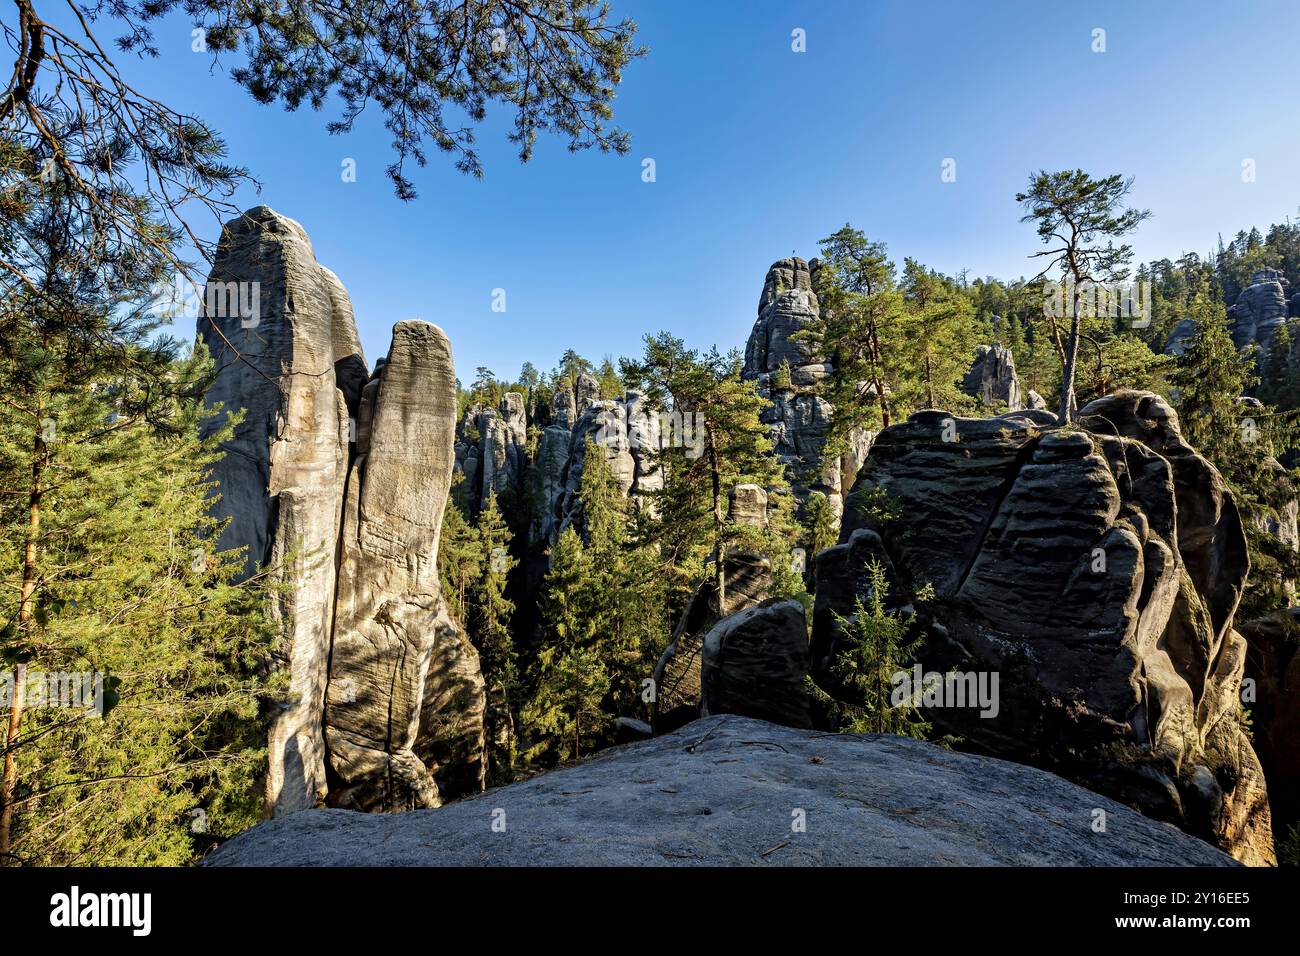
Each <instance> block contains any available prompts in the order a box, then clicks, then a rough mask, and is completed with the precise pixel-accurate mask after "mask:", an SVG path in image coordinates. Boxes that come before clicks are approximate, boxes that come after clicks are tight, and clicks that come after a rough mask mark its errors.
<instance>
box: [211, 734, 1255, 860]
mask: <svg viewBox="0 0 1300 956" xmlns="http://www.w3.org/2000/svg"><path fill="white" fill-rule="evenodd" d="M1097 809H1100V810H1104V811H1105V832H1104V833H1096V832H1094V831H1093V821H1094V819H1095V818H1096V814H1095V811H1096V810H1097ZM502 811H504V815H503V813H502ZM798 811H803V813H802V816H803V817H804V819H806V830H805V832H794V830H793V829H792V824H793V823H795V822H797V820H798V818H799V817H800V814H799V813H798ZM494 820H495V821H497V827H496V830H494V828H493V822H494ZM502 823H504V832H498V831H500V830H501V826H502ZM206 862H207V864H208V865H213V866H274V865H295V866H342V865H365V866H476V865H502V866H516V865H559V866H593V865H594V866H665V865H674V866H675V865H719V866H737V865H738V866H846V865H848V866H861V865H867V866H874V865H890V866H930V865H973V866H988V865H1011V866H1034V865H1049V866H1140V865H1150V866H1232V865H1234V863H1233V861H1232V860H1231V859H1230V858H1229V857H1228V856H1227V855H1225V854H1223V853H1221V852H1219V851H1218V850H1217V849H1215V848H1214V847H1212V846H1210V845H1209V844H1207V843H1203V842H1202V841H1200V840H1197V839H1196V838H1194V837H1190V836H1188V835H1186V834H1185V833H1183V832H1181V831H1180V830H1177V829H1175V828H1174V827H1172V826H1169V825H1167V824H1164V823H1160V822H1157V821H1155V820H1151V819H1148V818H1146V817H1143V816H1141V815H1139V814H1137V813H1135V812H1134V811H1132V810H1130V809H1128V808H1127V807H1124V806H1121V805H1120V804H1117V803H1114V802H1113V801H1111V800H1107V799H1106V798H1105V797H1101V796H1098V795H1097V794H1094V793H1092V792H1090V791H1088V790H1084V789H1083V788H1081V787H1077V786H1075V785H1074V784H1072V783H1069V782H1067V781H1065V780H1063V779H1061V778H1060V777H1056V776H1054V775H1053V774H1050V773H1046V772H1044V771H1041V770H1035V769H1033V768H1032V767H1026V766H1021V765H1019V764H1013V763H1007V762H1005V761H1001V760H994V759H986V758H981V757H974V756H969V755H966V754H959V753H954V752H951V751H947V750H942V749H940V748H938V747H935V746H932V745H930V744H926V743H921V742H919V741H914V740H908V739H905V738H902V737H894V736H889V735H868V736H857V735H848V734H825V733H819V732H816V731H809V730H795V729H792V728H789V727H780V726H777V725H775V724H769V723H765V722H763V721H760V720H750V719H748V718H744V717H735V716H730V715H722V716H717V717H709V718H705V719H703V720H698V721H696V722H694V723H692V724H689V725H687V726H686V727H684V728H682V729H681V730H679V731H677V732H676V733H674V734H670V735H667V736H664V737H658V738H656V739H654V740H648V741H644V742H641V743H636V744H631V745H628V746H625V747H620V748H617V749H614V750H608V751H605V752H603V753H602V754H600V755H598V756H596V757H594V758H592V759H591V760H589V761H586V762H585V763H581V764H578V765H576V766H573V767H569V768H567V769H563V770H556V771H553V772H551V773H547V774H542V775H540V776H537V777H534V778H533V779H531V780H528V781H525V782H523V783H517V784H514V785H512V786H508V787H502V788H500V789H497V790H490V791H488V792H487V793H485V794H483V795H481V796H476V797H473V798H471V799H468V800H463V801H460V802H458V803H452V804H449V805H447V806H445V807H443V808H441V809H438V810H416V811H411V812H408V813H394V814H364V813H355V812H351V811H347V810H306V811H303V812H300V813H294V814H290V815H288V816H285V817H281V818H279V819H277V820H273V821H270V822H267V823H263V824H261V825H259V826H257V827H254V828H253V829H252V830H249V831H248V832H247V833H244V834H242V835H241V836H239V837H236V838H235V839H233V840H231V841H230V842H229V843H227V844H226V845H225V846H223V847H222V848H221V849H219V850H218V851H217V852H216V853H214V854H213V855H212V856H211V857H209V858H208V860H207V861H206Z"/></svg>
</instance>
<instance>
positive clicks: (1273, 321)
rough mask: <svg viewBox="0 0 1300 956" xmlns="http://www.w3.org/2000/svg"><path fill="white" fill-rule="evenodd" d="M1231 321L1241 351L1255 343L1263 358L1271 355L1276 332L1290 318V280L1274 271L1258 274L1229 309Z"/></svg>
mask: <svg viewBox="0 0 1300 956" xmlns="http://www.w3.org/2000/svg"><path fill="white" fill-rule="evenodd" d="M1228 318H1229V319H1231V320H1232V340H1233V342H1234V343H1235V344H1236V346H1237V348H1239V349H1244V348H1245V347H1246V346H1248V345H1252V344H1253V345H1258V346H1259V350H1260V354H1261V355H1265V354H1267V352H1268V346H1269V343H1270V342H1272V340H1273V333H1274V332H1275V331H1276V330H1277V327H1278V326H1279V325H1281V324H1282V323H1284V322H1285V321H1286V318H1287V295H1286V279H1284V278H1283V277H1282V274H1281V273H1280V272H1276V271H1274V270H1272V269H1261V270H1260V271H1259V272H1256V273H1255V275H1254V277H1253V278H1252V280H1251V284H1250V285H1248V286H1247V287H1246V288H1244V289H1242V290H1241V294H1240V295H1238V296H1237V301H1236V303H1235V304H1234V305H1233V306H1232V307H1231V308H1229V309H1228Z"/></svg>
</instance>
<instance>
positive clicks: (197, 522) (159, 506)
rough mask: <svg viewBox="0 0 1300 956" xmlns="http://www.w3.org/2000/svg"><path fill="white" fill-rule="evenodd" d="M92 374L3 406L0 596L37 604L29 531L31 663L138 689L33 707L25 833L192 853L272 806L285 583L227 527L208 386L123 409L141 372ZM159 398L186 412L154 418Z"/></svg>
mask: <svg viewBox="0 0 1300 956" xmlns="http://www.w3.org/2000/svg"><path fill="white" fill-rule="evenodd" d="M206 365H207V363H206V360H205V359H204V358H203V357H202V356H201V355H199V356H195V357H194V358H193V359H190V360H188V361H186V362H184V363H181V364H180V365H178V366H177V370H176V377H177V378H178V379H182V380H183V379H191V380H192V378H193V377H194V376H196V375H199V374H201V373H202V371H205V370H206ZM31 367H32V366H30V365H27V366H26V367H25V368H24V369H22V370H18V374H17V375H15V369H14V368H13V366H11V365H8V364H7V363H6V364H5V365H3V366H0V388H5V389H11V388H12V383H13V382H14V380H15V378H28V375H29V371H30V369H31ZM56 367H59V365H53V366H47V370H49V371H52V370H53V369H54V368H56ZM64 370H66V367H64ZM91 381H92V382H93V383H94V385H95V386H96V387H94V388H64V387H62V386H63V384H64V383H58V384H56V383H54V382H53V381H52V380H50V379H48V378H47V379H45V383H46V387H44V388H41V389H39V390H37V391H34V392H27V393H23V392H21V391H17V390H13V391H8V394H10V395H12V396H23V397H22V398H21V399H20V401H21V402H22V405H23V408H22V410H21V412H11V414H9V415H6V416H3V417H2V418H0V483H3V487H4V488H5V490H6V494H5V495H4V496H3V499H2V500H3V502H4V505H3V512H0V514H2V515H3V521H2V523H0V534H2V537H0V568H2V569H3V571H4V574H5V578H6V580H5V587H4V593H5V594H6V595H7V596H8V597H6V598H5V599H3V604H0V616H2V617H3V619H4V620H6V621H15V620H17V619H19V616H20V615H19V610H20V608H19V595H20V592H21V588H20V582H21V579H22V577H23V573H22V572H23V568H24V561H23V548H24V545H25V542H27V541H29V540H31V541H34V543H35V546H36V549H37V558H36V561H35V566H34V567H35V572H36V578H35V591H34V593H33V596H32V600H33V601H34V602H35V603H36V605H37V608H38V611H37V613H36V614H35V615H33V617H32V618H31V620H30V622H29V624H28V626H27V627H25V628H24V629H23V630H22V632H21V634H20V635H18V639H19V640H21V641H22V643H23V645H24V646H26V647H27V648H28V649H29V654H28V655H26V656H27V660H28V664H27V675H28V677H29V678H33V677H34V676H35V675H37V674H39V673H46V674H49V673H56V672H73V673H77V672H98V673H101V674H106V675H111V677H110V678H109V679H108V680H106V685H112V684H116V694H117V695H118V697H119V701H120V702H119V703H118V705H117V706H116V707H115V708H113V709H112V710H111V711H109V712H108V713H106V714H105V715H104V716H103V717H102V718H98V717H95V716H93V715H88V714H86V713H84V712H83V711H81V710H69V709H67V708H51V707H44V708H40V707H37V708H29V709H27V710H26V711H25V712H24V714H23V721H22V725H21V729H20V733H19V736H18V737H17V738H16V739H15V740H14V741H13V743H12V747H13V756H14V758H15V763H16V766H17V771H18V787H17V789H16V790H15V793H14V799H15V801H16V806H15V811H16V812H15V820H14V824H13V843H12V845H11V852H12V853H13V855H14V857H15V858H17V859H18V860H20V861H22V862H24V863H27V864H36V865H68V864H80V865H99V864H116V865H132V866H139V865H175V864H181V863H186V862H189V861H191V860H192V859H194V857H195V855H196V854H197V853H200V852H202V851H204V850H205V849H207V847H209V846H210V845H211V844H212V843H213V841H215V840H218V839H220V838H223V837H227V836H232V835H234V834H235V833H238V832H240V831H241V830H243V829H245V828H247V827H248V826H250V825H251V824H253V823H254V822H256V821H257V819H258V818H259V817H260V814H261V801H260V798H259V795H258V791H257V788H256V786H255V784H256V779H257V777H258V775H259V774H260V773H261V772H262V771H263V769H264V765H265V749H264V748H265V733H266V725H265V722H264V721H263V720H262V718H261V717H260V715H259V702H260V701H261V700H262V699H263V698H264V697H265V696H266V694H267V692H268V691H269V690H272V689H274V688H273V687H270V686H268V685H267V683H266V681H265V679H264V678H262V677H260V676H259V675H260V674H262V673H264V672H265V671H266V668H267V667H268V665H269V663H270V655H271V651H272V638H273V630H272V629H271V627H270V626H269V624H268V623H267V617H266V614H265V607H266V605H267V602H268V598H269V597H270V595H269V594H268V593H267V591H266V589H265V588H264V586H263V584H262V579H260V578H253V579H250V580H247V581H243V582H239V581H238V580H237V575H238V574H239V572H240V570H241V569H242V567H243V555H242V553H236V552H219V551H216V550H214V547H213V542H214V541H215V540H216V537H217V534H218V532H219V530H220V528H219V526H218V525H217V523H216V522H215V521H214V520H213V519H212V518H211V517H210V516H209V515H208V510H207V509H208V505H209V501H208V497H207V496H208V494H209V493H210V492H211V491H212V490H213V485H212V483H211V481H210V480H209V478H208V472H209V469H210V468H211V466H212V464H213V463H214V462H215V461H216V460H217V458H218V457H219V455H220V449H219V447H218V446H219V443H220V441H222V440H223V439H226V438H228V437H229V432H228V430H226V431H221V432H218V433H216V434H214V435H212V436H211V437H209V438H208V439H205V440H201V439H200V438H199V436H198V425H199V415H200V412H199V405H198V403H197V402H195V401H194V400H174V401H173V402H171V403H169V406H170V407H168V408H154V409H152V410H151V411H150V412H149V413H147V414H146V413H140V414H132V415H125V416H123V415H119V417H117V418H113V417H112V416H113V415H114V414H115V412H116V410H117V409H118V408H120V407H122V406H121V402H120V400H121V399H123V398H125V397H127V396H128V395H132V394H133V393H134V389H133V387H132V385H131V384H130V383H128V382H126V381H123V380H122V379H120V378H117V377H116V376H110V375H107V374H103V375H102V376H101V375H100V374H96V375H95V376H93V378H92V379H91ZM136 397H139V396H138V395H137V396H136ZM154 413H157V414H159V415H160V416H165V417H166V418H167V420H168V422H169V424H170V426H171V427H170V429H169V430H167V431H163V432H160V431H159V430H158V429H156V428H154V427H152V426H151V425H150V423H149V422H148V420H147V419H148V417H149V414H154ZM42 422H47V423H48V422H53V426H52V428H50V429H49V430H48V431H47V435H49V436H50V437H49V438H48V440H47V441H45V442H44V443H43V448H42V450H41V453H40V454H41V455H42V458H43V475H44V477H43V479H42V481H41V485H42V488H43V490H42V493H41V495H40V519H41V520H40V526H39V529H38V531H37V533H36V535H35V537H34V538H32V537H31V536H30V535H29V534H28V533H27V525H28V520H27V519H28V514H27V511H28V508H27V503H28V500H29V499H30V497H31V495H30V490H31V488H32V487H33V486H32V475H33V472H32V450H31V449H32V441H33V434H36V433H39V432H40V431H41V430H42V424H41V423H42ZM24 488H26V489H27V491H28V493H27V494H24V493H23V489H24ZM7 710H8V708H7V707H6V711H7ZM199 821H201V823H202V825H201V826H197V822H199ZM192 828H193V829H196V830H197V831H198V832H191V831H192Z"/></svg>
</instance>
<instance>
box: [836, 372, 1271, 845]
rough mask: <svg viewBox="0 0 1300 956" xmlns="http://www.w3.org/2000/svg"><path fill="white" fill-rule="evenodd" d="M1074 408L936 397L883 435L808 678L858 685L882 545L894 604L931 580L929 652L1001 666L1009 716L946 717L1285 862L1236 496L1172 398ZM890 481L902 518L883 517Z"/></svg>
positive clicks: (931, 712) (989, 742)
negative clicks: (855, 667)
mask: <svg viewBox="0 0 1300 956" xmlns="http://www.w3.org/2000/svg"><path fill="white" fill-rule="evenodd" d="M1080 424H1081V425H1082V426H1083V427H1082V428H1075V429H1063V428H1059V427H1056V423H1055V419H1054V417H1053V416H1051V415H1050V414H1048V413H1046V412H1034V411H1026V412H1016V413H1008V414H1006V415H1002V416H999V417H997V418H993V419H983V420H977V419H960V418H957V419H954V418H953V417H952V416H949V415H948V414H947V413H945V412H938V411H927V412H922V413H919V414H917V415H913V416H912V417H911V418H910V419H909V420H908V421H907V422H904V423H901V424H898V425H895V426H892V427H890V428H888V429H886V430H885V431H884V432H882V433H881V434H880V435H879V436H877V439H876V443H875V445H874V446H873V448H872V450H871V454H870V456H869V457H868V460H867V462H866V464H865V465H864V467H863V469H862V472H861V474H860V476H859V479H858V483H857V485H856V486H855V488H854V490H853V494H852V496H851V497H852V499H855V502H854V503H855V504H857V503H858V502H861V504H862V507H852V508H849V509H848V510H847V511H846V520H845V523H844V528H843V530H842V532H841V538H840V540H841V544H840V545H839V548H840V549H842V550H841V551H840V552H839V553H838V554H836V555H833V556H832V558H831V560H819V561H818V582H817V605H818V607H817V613H816V614H815V617H814V633H813V646H812V668H813V674H814V677H815V679H816V680H817V681H818V682H819V683H821V684H822V685H823V687H824V688H825V689H827V690H828V691H831V692H832V693H833V694H834V693H837V692H841V691H842V688H837V687H836V686H835V682H834V680H833V679H832V677H831V675H830V673H829V664H830V661H831V659H832V655H833V654H834V653H835V643H836V628H835V626H834V621H833V618H832V616H831V614H830V613H829V612H830V611H832V610H833V611H836V612H838V613H840V614H850V613H852V602H853V598H854V597H855V596H856V595H858V594H862V593H864V582H863V581H862V578H861V575H860V571H859V570H858V569H860V567H861V565H860V564H858V560H859V559H861V558H863V557H866V556H868V555H870V554H873V553H875V554H880V555H882V556H883V557H884V558H886V559H887V560H888V565H889V568H890V570H891V571H892V572H893V576H894V581H893V584H894V585H895V587H896V588H897V589H898V591H899V592H900V595H899V596H897V597H895V601H896V602H897V601H907V600H910V599H911V597H912V596H913V595H916V594H918V593H919V592H921V591H922V590H923V589H925V586H927V585H928V586H930V587H932V588H933V592H934V596H933V600H930V601H927V602H925V603H924V604H922V605H921V606H920V620H921V623H922V625H923V626H924V629H925V631H926V633H927V640H926V643H925V651H924V654H923V660H922V662H921V663H922V664H923V665H924V667H925V669H926V670H927V671H931V672H935V673H938V674H941V675H942V674H947V673H948V672H950V671H954V670H955V671H956V672H961V673H963V674H964V673H972V674H978V673H984V674H989V673H990V672H992V673H997V674H998V675H999V677H1000V695H1001V702H1000V707H999V708H998V709H997V715H996V716H990V717H983V716H980V711H979V710H977V709H975V708H973V707H963V706H948V707H941V708H927V709H926V716H927V718H928V719H931V720H932V721H933V722H934V723H935V724H936V726H937V727H940V728H942V729H944V730H946V731H948V732H952V733H956V734H959V735H960V736H961V737H962V738H963V739H964V740H965V742H966V744H965V745H966V746H970V747H974V748H979V749H981V750H984V751H986V752H989V753H994V754H998V755H1001V756H1007V757H1011V758H1013V759H1018V760H1025V761H1027V762H1031V763H1034V764H1037V765H1040V766H1045V767H1048V768H1051V769H1053V770H1056V771H1057V772H1060V773H1062V774H1064V775H1066V776H1068V777H1070V778H1072V779H1075V780H1077V781H1079V782H1082V783H1086V784H1087V785H1088V786H1090V787H1093V788H1094V789H1097V790H1099V791H1102V792H1105V793H1108V794H1110V795H1112V796H1115V797H1116V798H1117V799H1121V800H1123V801H1124V802H1126V803H1130V804H1132V805H1134V806H1138V807H1140V808H1142V809H1143V810H1144V812H1147V813H1148V814H1149V815H1151V816H1154V817H1157V818H1160V819H1165V820H1168V821H1170V822H1173V823H1176V824H1177V825H1179V826H1181V827H1183V828H1184V829H1186V830H1188V831H1189V832H1192V833H1194V834H1196V835H1198V836H1201V837H1202V838H1204V839H1206V840H1209V841H1211V842H1215V843H1217V844H1219V845H1220V846H1222V847H1224V848H1225V849H1228V850H1229V851H1230V852H1232V853H1233V855H1234V856H1236V857H1237V858H1238V859H1241V860H1244V861H1247V862H1251V863H1268V862H1272V860H1273V848H1272V839H1271V836H1270V834H1269V808H1268V801H1267V795H1266V793H1265V788H1264V782H1263V776H1262V773H1261V771H1260V767H1259V762H1258V760H1257V758H1256V756H1255V753H1254V751H1253V750H1252V749H1251V746H1250V742H1249V740H1248V738H1247V737H1246V735H1245V734H1244V732H1243V730H1242V727H1241V724H1240V721H1239V718H1238V711H1239V703H1238V697H1237V694H1238V690H1239V686H1240V681H1241V674H1242V668H1243V666H1244V663H1245V641H1244V640H1243V639H1242V638H1241V635H1240V634H1238V633H1237V632H1236V631H1235V630H1233V615H1234V613H1235V611H1236V607H1237V602H1238V600H1239V598H1240V596H1241V592H1242V588H1243V585H1244V581H1245V575H1246V572H1247V569H1248V566H1249V565H1248V560H1247V557H1246V542H1245V537H1244V533H1243V530H1242V524H1241V519H1240V516H1239V514H1238V512H1237V507H1236V504H1235V502H1234V501H1233V498H1232V496H1231V494H1230V493H1229V492H1228V491H1227V489H1226V487H1225V485H1224V483H1223V481H1222V479H1221V478H1220V477H1219V475H1218V472H1217V471H1215V470H1214V468H1213V466H1211V465H1210V464H1209V463H1208V462H1207V461H1206V460H1205V459H1204V458H1202V457H1201V456H1200V455H1198V454H1197V453H1196V452H1195V451H1194V450H1193V449H1192V448H1190V447H1189V446H1188V445H1187V444H1186V443H1185V442H1184V441H1183V440H1182V438H1181V436H1180V434H1179V430H1178V420H1177V417H1176V415H1175V413H1174V412H1173V410H1172V409H1171V408H1170V407H1169V406H1168V405H1167V404H1166V403H1165V402H1164V400H1163V399H1161V398H1160V397H1159V396H1157V395H1154V394H1151V393H1143V392H1122V393H1119V394H1117V395H1113V396H1109V397H1107V398H1104V399H1100V400H1098V401H1096V402H1093V403H1092V404H1090V405H1088V406H1087V407H1086V408H1084V409H1082V410H1081V412H1080ZM945 436H946V437H947V438H949V439H951V440H945ZM876 489H879V490H881V491H883V493H884V496H885V498H886V499H887V501H888V503H889V506H890V508H891V510H892V512H893V516H892V517H887V518H883V519H882V518H881V517H880V516H876V515H873V514H872V512H871V510H870V496H871V495H872V494H873V492H874V491H875V490H876ZM875 493H879V492H875ZM851 551H854V552H856V554H855V555H854V557H853V559H852V560H850V556H849V554H848V552H851ZM950 703H951V702H950Z"/></svg>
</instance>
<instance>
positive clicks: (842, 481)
mask: <svg viewBox="0 0 1300 956" xmlns="http://www.w3.org/2000/svg"><path fill="white" fill-rule="evenodd" d="M816 267H817V263H816V260H813V262H812V263H811V264H809V263H808V262H805V261H804V260H803V259H799V258H791V259H781V260H779V261H777V262H774V263H773V264H772V267H771V268H770V269H768V271H767V278H766V279H765V280H764V282H763V292H762V294H761V295H760V296H759V300H758V319H757V320H756V321H755V322H754V328H753V331H751V332H750V334H749V341H748V342H747V343H746V345H745V365H744V369H743V372H742V375H743V377H744V378H746V379H753V380H755V381H757V383H758V391H759V394H761V395H762V396H763V397H765V398H767V399H769V400H770V401H771V403H772V405H771V407H770V408H769V409H768V410H767V411H765V412H764V413H763V415H762V420H763V421H764V422H765V423H767V424H768V425H770V426H771V428H772V438H773V440H774V442H775V444H776V448H775V453H776V455H777V457H778V458H780V460H781V462H782V464H783V465H785V467H786V477H787V478H788V479H789V480H790V483H791V486H792V488H793V489H794V492H795V498H796V500H797V501H798V502H800V503H802V502H804V501H805V500H807V497H808V494H809V492H812V491H820V492H822V493H823V494H824V495H825V496H826V500H827V502H828V503H829V504H830V506H831V509H832V511H833V512H834V514H835V515H836V516H839V515H840V513H841V512H842V511H843V503H844V494H846V493H847V491H848V489H849V488H850V487H851V486H852V484H853V480H854V477H855V476H856V475H857V472H858V468H859V467H861V465H862V461H863V460H864V459H865V457H866V454H867V449H868V448H870V446H871V435H870V434H868V433H865V432H864V433H861V434H859V435H856V436H854V440H853V443H852V448H851V450H850V451H849V452H848V453H847V454H845V455H843V456H842V457H840V458H838V459H836V460H833V461H823V459H822V447H823V445H824V444H825V443H826V435H827V429H828V428H829V427H830V421H831V416H832V415H833V414H834V409H833V408H832V407H831V406H830V404H829V403H828V402H827V401H826V400H825V399H823V398H821V397H820V396H818V395H816V394H815V393H814V391H813V388H812V387H813V386H814V385H816V384H817V383H818V382H819V381H821V380H822V379H823V378H825V377H826V376H827V375H828V374H830V372H831V371H832V365H831V364H830V362H829V360H828V359H827V358H826V357H824V356H821V355H818V354H817V348H816V344H815V343H811V342H808V341H804V340H799V341H796V336H797V335H798V333H801V332H805V333H806V332H808V331H809V330H810V329H812V328H813V327H814V323H815V322H816V321H817V319H818V317H819V306H818V302H817V293H815V292H814V291H813V283H812V276H813V272H814V271H815V269H816Z"/></svg>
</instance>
